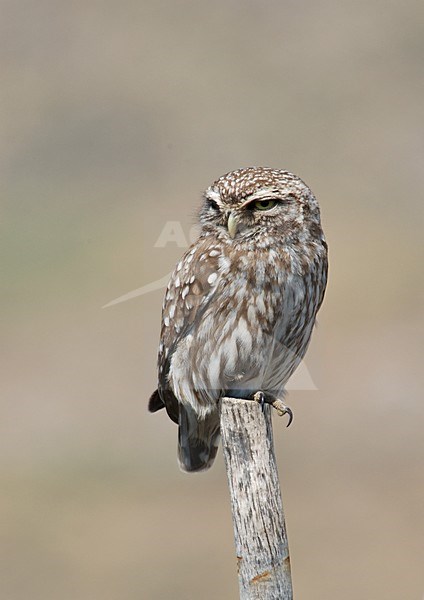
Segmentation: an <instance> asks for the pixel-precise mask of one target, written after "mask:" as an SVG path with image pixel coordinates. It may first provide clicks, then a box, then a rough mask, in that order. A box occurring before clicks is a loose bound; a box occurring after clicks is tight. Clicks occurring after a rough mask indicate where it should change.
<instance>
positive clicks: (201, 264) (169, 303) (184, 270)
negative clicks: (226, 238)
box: [158, 238, 222, 420]
mask: <svg viewBox="0 0 424 600" xmlns="http://www.w3.org/2000/svg"><path fill="white" fill-rule="evenodd" d="M221 256H222V248H221V247H219V246H218V245H217V244H216V242H211V241H210V240H209V239H207V238H203V239H202V238H200V240H198V241H197V242H196V244H195V245H193V246H192V247H191V248H190V249H189V250H188V251H187V252H186V254H185V255H184V256H183V258H182V259H181V261H180V262H179V263H178V264H177V266H176V268H175V270H174V272H173V274H172V276H171V280H170V282H169V284H168V288H167V290H166V294H165V299H164V303H163V310H162V330H161V340H160V346H159V355H158V368H159V388H158V393H159V396H160V397H161V399H162V401H163V403H164V404H166V405H167V407H168V403H169V400H170V398H169V393H170V392H171V390H169V385H168V381H167V375H168V372H169V367H170V361H171V358H172V355H173V353H174V350H175V347H176V346H177V344H178V343H179V342H180V341H181V340H182V339H183V338H184V337H186V336H187V335H188V333H189V332H190V330H191V329H192V327H193V324H194V322H195V321H196V320H198V319H199V318H200V317H201V315H202V314H203V312H204V310H205V309H206V308H207V306H208V305H209V303H210V301H211V299H212V297H213V296H214V294H215V292H216V290H217V288H218V285H219V282H220V280H221V273H220V268H219V266H220V265H219V261H220V257H221ZM175 408H177V407H175ZM169 412H170V411H169V410H168V413H169ZM171 412H172V413H175V411H174V410H171ZM177 414H178V413H177ZM170 417H171V418H173V416H172V415H171V414H170ZM173 420H175V419H173Z"/></svg>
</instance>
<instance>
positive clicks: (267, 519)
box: [221, 398, 293, 600]
mask: <svg viewBox="0 0 424 600" xmlns="http://www.w3.org/2000/svg"><path fill="white" fill-rule="evenodd" d="M221 435H222V446H223V450H224V459H225V465H226V469H227V476H228V485H229V488H230V496H231V509H232V514H233V525H234V538H235V545H236V553H237V561H238V575H239V586H240V600H292V598H293V589H292V581H291V572H290V555H289V546H288V541H287V533H286V527H285V522H284V513H283V504H282V500H281V491H280V484H279V481H278V473H277V465H276V461H275V454H274V442H273V436H272V422H271V407H270V406H269V405H265V406H264V410H263V411H262V408H261V406H260V405H259V404H258V403H257V402H252V401H251V400H240V399H237V398H222V400H221Z"/></svg>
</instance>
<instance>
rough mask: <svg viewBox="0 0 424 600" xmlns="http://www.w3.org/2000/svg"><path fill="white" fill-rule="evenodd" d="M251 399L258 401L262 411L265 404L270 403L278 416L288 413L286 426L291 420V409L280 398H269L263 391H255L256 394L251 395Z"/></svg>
mask: <svg viewBox="0 0 424 600" xmlns="http://www.w3.org/2000/svg"><path fill="white" fill-rule="evenodd" d="M253 400H256V402H259V404H260V405H261V408H262V412H263V411H264V407H265V404H270V405H271V406H273V407H274V408H275V410H276V411H277V413H278V415H279V416H280V417H283V416H284V415H288V416H289V422H288V423H287V427H288V426H289V425H290V423H291V422H292V421H293V412H292V409H291V408H289V407H288V406H286V405H285V404H284V403H283V401H282V400H279V399H278V398H276V399H273V398H272V397H271V398H269V397H267V396H266V394H264V392H256V394H255V395H254V396H253Z"/></svg>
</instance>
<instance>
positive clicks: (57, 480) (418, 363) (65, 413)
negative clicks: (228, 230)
mask: <svg viewBox="0 0 424 600" xmlns="http://www.w3.org/2000/svg"><path fill="white" fill-rule="evenodd" d="M423 22H424V5H423V3H422V2H415V1H413V0H405V1H404V2H394V1H390V0H385V1H383V0H371V1H366V2H365V1H362V0H360V1H357V2H347V1H341V2H330V1H329V0H327V1H325V0H323V1H312V0H298V1H297V2H294V1H289V0H287V1H281V0H280V1H278V2H277V1H274V0H265V1H264V2H259V1H258V0H257V1H254V0H250V1H249V0H246V1H244V2H242V1H240V0H227V1H223V0H217V1H214V2H203V1H200V2H199V1H194V0H192V1H186V0H184V1H181V2H171V1H169V0H168V1H154V2H153V1H149V2H146V1H143V0H141V1H140V0H138V1H135V0H134V1H132V0H123V1H122V2H117V1H115V2H113V1H104V2H99V1H91V0H88V1H84V2H83V1H82V0H76V1H74V2H72V1H71V2H53V1H52V0H37V1H35V0H21V1H19V2H15V1H12V0H9V1H7V0H5V1H3V2H1V18H0V27H1V31H0V44H1V52H0V60H1V88H2V89H1V98H2V100H1V106H0V110H1V121H0V123H1V135H0V141H1V155H0V158H1V180H0V181H1V184H0V185H1V204H2V206H1V215H0V228H1V229H0V233H1V236H0V245H1V256H2V259H1V269H2V276H1V281H2V309H1V314H2V317H3V319H2V334H1V341H2V346H3V347H2V357H1V366H2V371H3V372H2V375H1V385H2V391H1V405H0V408H1V420H0V485H1V495H0V510H1V524H0V527H1V529H0V536H1V544H0V547H1V553H2V557H1V560H0V565H1V567H0V569H1V571H2V572H1V573H0V598H1V599H2V600H58V599H60V600H115V599H118V598H119V600H138V599H148V600H150V599H151V600H159V599H161V600H162V599H172V600H191V599H194V598H201V599H202V600H215V599H219V600H222V599H232V598H236V597H237V581H236V576H235V560H234V551H233V540H232V530H231V519H230V512H229V501H228V496H227V489H226V482H225V473H224V470H223V464H222V457H221V456H219V459H218V460H217V463H216V465H215V466H214V467H213V469H212V470H211V471H209V472H208V473H205V474H202V475H199V476H187V475H184V474H182V473H180V472H179V470H178V467H177V465H176V452H175V445H176V428H175V426H174V425H173V424H172V423H171V422H170V421H168V420H167V419H166V417H165V415H164V414H157V415H154V416H152V415H148V414H147V412H146V403H147V399H148V396H149V394H150V393H151V392H152V391H153V389H154V387H155V361H156V346H157V338H158V333H159V321H160V307H161V302H162V292H161V291H156V292H153V293H150V294H148V295H145V296H142V297H139V298H136V299H133V300H131V301H129V302H126V303H121V304H118V305H115V306H113V307H110V308H107V309H102V308H101V307H102V306H103V305H104V304H106V303H107V302H109V301H110V300H113V299H114V298H116V297H118V296H121V295H122V294H125V293H126V292H129V291H131V290H133V289H135V288H138V287H140V286H143V285H145V284H148V283H150V282H152V281H155V280H157V279H159V278H161V277H163V276H164V275H166V273H168V272H169V271H170V270H171V269H172V267H173V265H174V263H175V261H176V260H177V258H178V257H179V256H180V255H181V254H182V252H183V248H181V247H178V245H177V244H176V243H168V244H166V245H165V247H155V243H156V242H157V240H158V238H159V236H160V234H161V232H162V230H163V227H164V225H165V224H166V222H167V221H178V222H180V223H181V226H182V228H183V231H184V232H185V236H188V232H189V230H190V227H191V225H192V224H193V222H194V219H195V212H196V209H197V206H198V204H199V198H200V193H201V191H202V190H203V189H204V188H205V187H206V186H207V185H209V183H210V182H211V181H213V180H214V179H215V178H216V177H217V176H219V175H221V174H223V173H225V172H226V171H229V170H231V169H234V168H237V167H239V166H247V165H252V164H253V165H257V164H261V165H269V166H273V167H281V168H286V169H289V170H291V171H294V172H295V173H297V174H299V175H300V176H301V177H302V178H304V179H305V180H306V182H307V183H308V184H309V185H310V186H311V187H312V189H313V190H314V192H315V194H316V195H317V196H318V198H319V200H320V202H321V206H322V214H323V222H324V226H325V230H326V233H327V236H328V241H329V245H330V252H331V270H330V282H329V288H328V294H327V298H326V301H325V303H324V307H323V309H322V311H321V314H320V318H319V321H320V322H319V328H318V329H317V330H316V332H315V335H314V340H313V343H312V346H311V348H310V352H309V354H308V357H307V360H306V366H307V369H308V371H309V373H310V375H311V377H312V379H313V381H314V383H315V384H316V386H317V388H318V390H317V391H302V390H299V391H294V392H292V393H291V394H290V396H289V404H290V406H291V407H292V408H293V410H294V412H295V422H294V424H293V426H292V427H291V428H290V430H286V429H285V428H284V427H283V423H282V422H281V421H276V422H275V434H276V438H277V454H278V462H279V466H280V469H281V479H282V485H283V490H284V502H285V508H286V513H287V525H288V530H289V537H290V545H291V554H292V564H293V576H294V586H295V591H296V598H297V600H330V599H331V600H340V599H343V600H353V599H355V600H357V599H358V598H361V599H366V600H380V599H384V600H399V599H400V598H402V600H403V599H407V600H409V599H410V600H420V599H421V598H422V594H423V592H424V581H423V567H422V565H423V514H422V513H423V504H424V502H423V450H424V440H423V402H422V384H423V377H422V346H421V344H422V333H423V320H424V317H423V303H422V300H423V298H422V295H423V280H422V270H423V243H422V237H423V234H422V230H423V220H422V219H423V210H422V207H423V188H424V186H423V184H424V169H423V158H424V156H423V154H424V152H423V151H424V135H423V133H424V132H423V122H424V97H423V96H424V95H423V81H424V79H423V71H422V65H423V51H424V32H423Z"/></svg>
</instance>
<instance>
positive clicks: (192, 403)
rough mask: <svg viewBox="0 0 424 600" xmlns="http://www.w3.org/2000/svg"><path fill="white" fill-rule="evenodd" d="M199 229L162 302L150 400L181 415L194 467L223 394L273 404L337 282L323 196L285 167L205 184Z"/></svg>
mask: <svg viewBox="0 0 424 600" xmlns="http://www.w3.org/2000/svg"><path fill="white" fill-rule="evenodd" d="M203 200H204V201H203V206H202V208H201V211H200V225H201V232H200V236H199V238H198V240H197V241H196V242H195V243H194V244H193V245H192V246H191V247H190V248H189V249H188V250H187V252H186V253H185V254H184V256H183V257H182V259H181V260H180V262H179V263H178V264H177V266H176V268H175V270H174V273H173V275H172V277H171V281H170V282H169V285H168V288H167V291H166V295H165V300H164V304H163V313H162V331H161V341H160V346H159V358H158V368H159V377H158V379H159V383H158V389H157V390H156V391H155V392H154V393H153V394H152V396H151V398H150V401H149V410H150V411H151V412H155V411H157V410H159V409H161V408H166V411H167V413H168V415H169V417H170V418H171V419H172V420H173V421H175V423H177V424H178V426H179V428H178V460H179V464H180V466H181V468H182V469H183V470H184V471H200V470H203V469H207V468H208V467H210V466H211V464H212V462H213V460H214V458H215V455H216V452H217V447H218V443H219V399H220V398H221V397H224V396H230V397H234V398H245V399H253V400H257V401H259V402H261V403H262V405H263V403H264V402H268V403H270V404H273V405H274V406H275V407H276V408H277V409H278V411H279V413H280V414H282V413H284V412H286V413H288V414H289V417H290V420H291V416H292V415H291V411H290V409H289V408H288V407H286V406H285V405H284V404H283V402H282V400H283V398H284V386H285V384H286V382H287V380H288V379H289V377H290V375H291V374H292V373H293V371H294V370H295V369H296V367H297V366H298V365H299V363H300V361H301V360H302V358H303V357H304V355H305V352H306V349H307V347H308V343H309V339H310V337H311V333H312V328H313V326H314V323H315V318H316V314H317V312H318V309H319V307H320V306H321V303H322V300H323V297H324V291H325V286H326V281H327V244H326V242H325V238H324V234H323V231H322V229H321V223H320V212H319V206H318V202H317V200H316V199H315V197H314V195H313V194H312V192H311V190H310V189H309V188H308V187H307V185H305V183H303V181H302V180H301V179H299V178H298V177H296V175H293V174H292V173H289V172H287V171H280V170H278V169H270V168H265V167H250V168H246V169H239V170H237V171H233V172H231V173H227V175H224V176H222V177H220V178H219V179H218V180H217V181H215V183H213V184H212V185H211V186H210V187H209V188H208V189H207V190H206V192H205V194H204V199H203Z"/></svg>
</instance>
